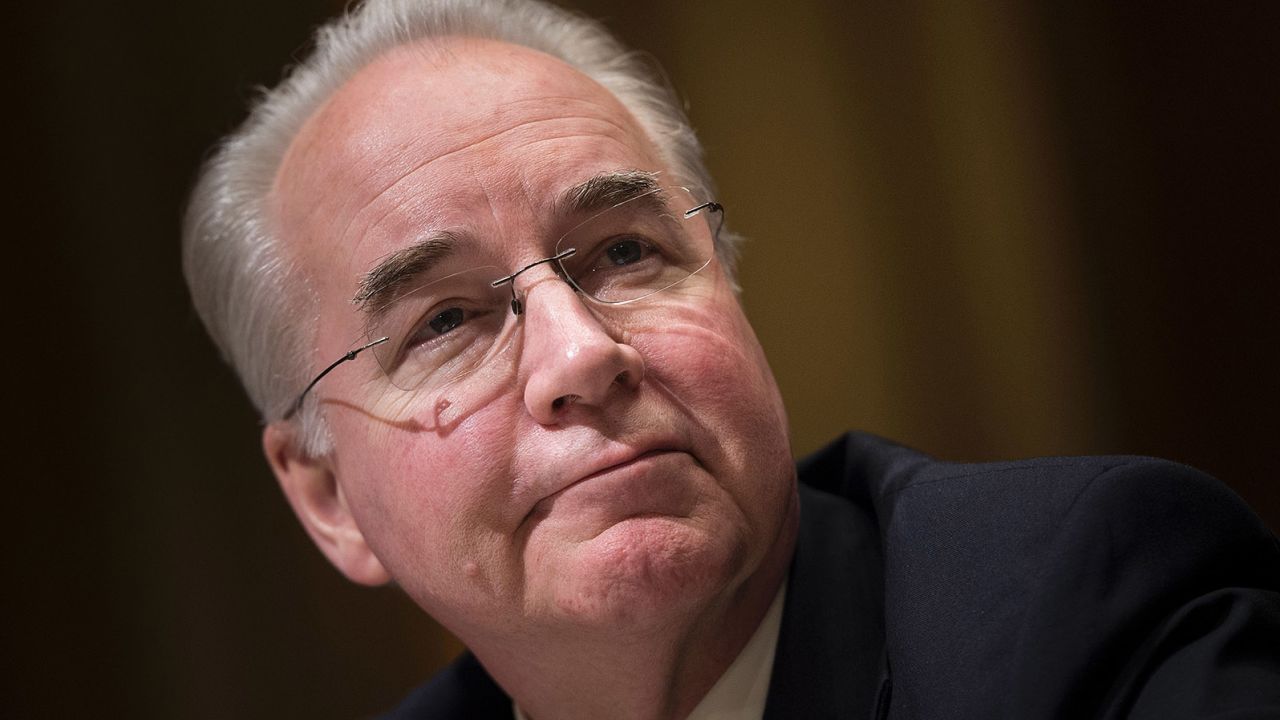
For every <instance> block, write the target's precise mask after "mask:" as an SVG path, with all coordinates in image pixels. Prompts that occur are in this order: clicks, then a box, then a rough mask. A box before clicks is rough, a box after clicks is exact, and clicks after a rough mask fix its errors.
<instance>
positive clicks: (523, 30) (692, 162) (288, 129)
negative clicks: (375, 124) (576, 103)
mask: <svg viewBox="0 0 1280 720" xmlns="http://www.w3.org/2000/svg"><path fill="white" fill-rule="evenodd" d="M446 36H455V37H476V38H487V39H494V40H500V41H504V42H508V43H511V44H514V45H522V46H524V47H528V48H531V49H534V50H539V51H541V52H544V53H547V54H549V55H551V56H553V57H556V58H559V59H561V60H563V61H565V62H566V63H568V64H569V65H571V66H573V67H574V68H576V69H577V70H579V71H580V72H582V73H583V74H585V75H586V76H588V77H590V78H592V79H593V80H595V81H596V82H598V83H600V85H602V86H603V87H605V88H606V89H607V90H609V91H610V92H612V93H613V94H614V95H615V96H616V97H617V98H618V99H619V101H621V102H622V104H623V106H624V107H626V108H627V109H628V110H629V111H630V112H631V114H632V115H633V116H635V118H636V120H637V121H638V122H639V124H640V126H641V128H643V130H644V131H645V133H646V134H647V135H648V137H649V139H650V140H651V141H653V143H654V144H655V146H656V147H657V149H658V152H659V154H660V156H661V157H660V159H661V160H662V161H663V162H664V164H665V165H666V167H667V168H668V169H670V170H671V172H673V173H674V174H675V175H676V176H677V177H678V178H679V179H680V180H681V181H682V182H684V183H687V184H690V185H691V186H693V187H694V188H695V189H697V190H700V191H701V192H703V193H705V194H706V195H707V196H711V194H712V193H713V184H712V181H711V177H710V175H709V173H708V172H707V169H706V167H705V165H704V164H703V161H702V148H701V146H700V145H699V143H698V140H697V138H696V137H695V135H694V132H693V129H692V128H691V127H690V125H689V121H688V119H687V118H686V116H685V114H684V111H683V109H682V108H681V106H680V104H679V103H678V101H677V99H676V97H675V94H674V92H673V91H672V90H671V89H670V88H669V86H668V85H667V84H666V83H665V82H663V81H662V80H661V76H660V75H659V74H658V73H656V72H655V71H654V68H653V66H652V65H651V64H650V63H648V62H646V58H645V56H642V55H639V54H637V53H633V52H630V51H628V50H627V49H626V48H624V47H623V46H622V44H621V43H619V42H618V41H617V40H616V39H615V38H614V37H613V36H612V35H610V34H609V32H608V31H607V30H605V29H604V27H603V26H601V25H600V24H599V23H596V22H594V21H592V20H589V19H587V18H584V17H581V16H578V15H575V14H573V13H571V12H569V11H566V10H563V9H561V8H557V7H554V6H552V5H548V4H546V3H544V2H541V1H540V0H367V1H366V2H364V3H363V4H361V5H360V6H359V7H358V8H356V9H355V10H353V11H352V12H350V13H349V14H347V15H344V16H342V17H339V18H337V19H335V20H333V21H331V22H329V23H328V24H326V25H324V26H322V27H321V28H320V29H319V30H318V31H317V34H316V42H315V50H314V51H313V52H312V53H311V55H310V56H309V57H307V58H306V59H305V60H303V61H302V62H301V63H300V64H299V65H297V66H296V67H294V68H293V69H292V70H291V71H290V72H289V73H288V75H287V76H286V77H285V79H284V80H282V81H281V82H280V83H279V84H278V85H277V86H276V87H275V88H273V89H270V90H267V91H265V92H263V94H262V95H261V96H260V98H259V99H258V100H257V102H256V103H255V104H254V106H253V108H252V109H251V111H250V113H249V117H248V119H247V120H246V121H245V122H244V124H243V125H241V126H240V128H239V129H238V130H236V131H235V132H234V133H232V134H230V135H229V136H227V137H226V138H225V139H224V140H223V141H222V143H221V144H220V145H219V146H218V147H217V148H216V150H215V152H214V153H213V154H212V155H211V156H210V157H209V159H208V160H207V161H206V162H205V164H204V166H203V167H202V168H201V171H200V175H199V179H198V181H197V183H196V186H195V189H194V190H193V191H192V195H191V200H190V205H189V207H188V209H187V213H186V218H185V221H184V224H183V237H182V243H183V272H184V273H185V275H186V279H187V285H188V286H189V287H190V289H191V295H192V299H193V302H194V304H195V307H196V310H197V312H198V313H199V314H200V317H201V319H202V320H203V321H204V324H205V327H206V328H207V329H208V331H209V334H210V335H211V336H212V337H213V339H214V342H216V343H217V345H218V348H219V349H220V350H221V352H222V355H223V357H224V358H225V359H226V360H227V362H229V363H230V364H231V365H232V367H234V368H235V370H236V372H237V373H238V375H239V376H240V381H241V383H243V385H244V387H245V390H246V391H247V392H248V394H249V398H250V400H251V401H252V402H253V404H254V406H255V407H256V408H257V410H258V412H259V413H260V414H261V416H262V418H263V420H264V422H273V421H276V420H279V419H281V418H282V417H284V415H285V414H286V412H287V411H288V409H289V407H290V404H291V403H292V401H293V399H294V398H295V397H296V396H297V394H298V393H299V392H300V391H301V390H302V388H303V386H304V385H305V384H306V383H307V381H309V380H310V379H311V378H310V375H311V373H312V370H311V364H310V362H308V358H310V357H311V355H312V354H313V350H314V342H315V333H316V328H317V323H318V318H317V317H316V310H315V307H316V303H315V299H314V296H313V295H312V294H311V293H310V292H309V291H308V289H307V287H306V279H305V277H303V274H302V273H301V272H300V271H299V270H298V268H297V267H296V265H295V264H294V263H293V262H291V261H290V260H289V259H288V258H287V257H286V254H285V253H284V252H282V250H281V247H280V242H279V238H277V237H275V236H274V235H273V234H272V233H273V226H272V223H271V222H270V217H269V214H268V213H269V211H268V207H267V198H268V196H269V193H270V191H271V188H272V184H273V182H274V180H275V176H276V173H277V172H278V170H279V167H280V164H281V162H282V161H283V158H284V155H285V152H286V150H287V149H288V147H289V144H290V143H291V142H292V140H293V138H294V136H295V135H296V134H297V133H298V131H299V130H300V129H301V128H302V125H303V124H304V123H305V122H306V120H307V119H308V118H309V117H310V116H311V115H312V114H313V113H314V112H315V111H316V110H317V109H318V108H319V107H320V106H321V105H322V104H323V103H324V102H325V100H327V99H328V98H329V97H330V96H331V95H332V94H333V93H334V92H335V91H337V90H338V89H339V88H340V87H341V86H342V85H343V84H345V83H346V82H347V81H348V80H349V79H351V77H352V76H354V75H355V74H356V73H357V72H358V71H359V70H360V69H362V68H363V67H365V66H366V65H368V64H369V63H370V62H372V61H373V60H375V59H377V58H378V57H379V56H381V55H382V54H384V53H386V52H387V51H389V50H391V49H393V48H396V47H398V46H401V45H405V44H409V43H413V42H416V41H419V40H422V39H426V38H432V37H446ZM736 245H737V239H736V237H734V236H733V235H731V234H729V233H728V232H727V231H726V230H722V232H721V236H720V244H719V247H718V250H717V252H718V254H719V255H720V257H721V260H722V262H723V263H724V265H725V267H726V268H727V269H728V272H729V274H730V277H732V276H733V273H734V266H735V262H734V261H735V259H736ZM317 406H318V403H304V407H303V408H302V409H301V411H300V412H299V415H298V418H299V422H300V423H301V439H302V447H303V449H304V451H305V452H307V453H309V454H311V455H313V456H315V455H322V454H324V453H327V452H328V451H329V449H330V440H329V434H328V431H327V429H326V428H325V426H324V424H323V421H322V418H321V417H320V414H319V410H318V409H317Z"/></svg>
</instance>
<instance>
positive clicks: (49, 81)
mask: <svg viewBox="0 0 1280 720" xmlns="http://www.w3.org/2000/svg"><path fill="white" fill-rule="evenodd" d="M574 5H575V6H576V7H578V8H580V9H582V10H584V11H586V12H587V13H589V14H591V15H593V16H596V17H602V18H604V19H606V20H607V21H608V22H609V24H610V25H611V27H613V28H614V29H615V30H616V31H618V32H619V33H620V34H621V35H622V36H623V37H624V38H625V39H626V40H627V41H628V42H629V43H631V44H633V45H636V46H639V47H641V48H644V49H646V50H648V51H650V52H652V53H653V54H654V55H656V56H657V58H658V59H659V60H660V61H661V62H662V63H663V64H664V65H665V66H666V68H667V69H668V71H669V73H670V75H671V77H672V79H673V81H674V83H675V84H676V86H677V87H678V88H680V90H681V92H682V94H683V96H684V97H686V98H688V102H689V104H690V107H691V112H692V116H693V119H694V122H695V124H696V125H697V127H698V128H699V130H700V131H701V133H702V136H703V138H704V140H705V143H706V146H707V151H708V153H709V157H710V163H711V166H712V168H713V170H714V171H715V173H716V175H717V176H718V178H719V180H720V182H721V185H722V188H721V189H722V193H721V199H722V200H723V201H724V202H725V204H726V206H727V207H728V211H729V218H730V222H731V223H732V224H734V225H735V226H736V227H737V228H738V229H739V230H741V231H744V232H745V233H746V234H748V235H749V236H750V237H751V238H752V242H751V243H750V245H749V246H748V247H747V251H746V258H745V260H744V262H743V266H742V281H743V285H744V286H745V295H744V299H745V303H746V305H747V307H748V311H749V313H750V314H751V316H752V318H753V320H754V322H755V323H756V327H757V329H758V331H759V334H760V336H761V339H762V341H763V342H764V344H765V346H766V349H767V351H768V353H769V356H770V358H771V360H772V362H773V364H774V367H775V370H776V372H777V375H778V378H779V381H780V383H781V385H782V388H783V391H784V393H785V394H786V396H787V400H788V403H789V408H790V411H791V416H792V424H793V431H794V438H795V446H796V449H797V451H798V452H806V451H809V450H812V449H814V448H816V447H818V446H819V445H820V444H821V443H822V442H824V441H825V440H826V439H828V438H830V437H832V436H834V435H835V434H837V433H838V432H840V431H842V430H844V429H846V428H850V427H857V428H864V429H870V430H874V431H876V432H879V433H882V434H886V435H889V436H892V437H895V438H898V439H901V440H903V441H906V442H908V443H910V444H913V445H915V446H918V447H920V448H922V449H925V450H928V451H930V452H933V453H936V454H938V455H941V456H944V457H948V458H954V459H973V460H978V459H986V458H995V457H1007V456H1024V455H1037V454H1052V453H1117V452H1126V453H1143V454H1154V455H1162V456H1167V457H1172V458H1175V459H1178V460H1181V461H1185V462H1188V463H1191V464H1194V465H1197V466H1199V467H1202V468H1204V469H1206V470H1208V471H1210V472H1212V473H1214V474H1215V475H1217V476H1219V477H1221V478H1222V479H1223V480H1225V481H1226V482H1228V483H1229V484H1231V485H1232V486H1233V487H1235V488H1236V489H1237V491H1238V492H1240V493H1241V494H1242V495H1244V496H1245V497H1246V498H1247V499H1248V500H1249V501H1250V502H1251V503H1252V504H1253V505H1254V506H1255V507H1256V508H1257V509H1258V510H1259V512H1260V513H1262V514H1263V515H1264V517H1266V518H1267V520H1268V522H1269V523H1270V524H1271V526H1272V527H1273V528H1276V527H1280V491H1277V489H1276V487H1275V484H1274V482H1275V481H1274V469H1275V466H1276V460H1277V454H1278V453H1277V442H1276V440H1275V438H1276V436H1277V434H1278V432H1280V423H1277V420H1276V408H1277V406H1278V405H1280V384H1278V382H1277V376H1276V368H1277V365H1278V361H1280V352H1278V351H1277V348H1278V347H1280V337H1278V336H1280V332H1278V331H1277V323H1276V314H1277V312H1276V311H1277V309H1278V308H1280V290H1278V289H1277V286H1276V278H1277V265H1278V264H1277V260H1278V259H1280V258H1278V257H1277V256H1278V253H1277V250H1276V242H1275V241H1276V239H1277V236H1278V234H1280V233H1278V231H1280V217H1278V215H1280V202H1278V201H1280V193H1278V190H1280V187H1278V185H1280V182H1278V180H1277V178H1278V177H1280V175H1278V173H1277V160H1278V159H1280V158H1278V153H1277V143H1276V140H1275V134H1276V131H1277V128H1280V123H1278V122H1277V120H1280V118H1278V117H1277V115H1280V93H1278V92H1277V87H1276V84H1277V77H1278V76H1280V72H1277V70H1278V69H1280V62H1277V61H1278V60H1280V57H1278V55H1280V53H1278V52H1277V49H1278V46H1277V42H1278V41H1277V40H1276V39H1275V37H1276V36H1275V29H1276V27H1280V24H1278V23H1277V12H1276V11H1275V10H1273V9H1270V8H1273V7H1276V6H1275V5H1273V4H1269V3H1256V4H1250V3H1217V4H1209V3H1203V4H1201V3H1191V2H1179V1H1174V2H1161V3H1154V2H1153V3H1113V2H1109V1H1106V0H1079V1H1077V2H1072V3H1059V2H1050V1H1049V0H996V1H992V0H924V1H922V2H909V3H892V4H889V3H875V2H866V3H857V4H853V3H846V2H835V1H833V0H797V1H796V2H792V3H788V4H786V8H787V9H786V10H785V11H782V10H779V7H781V6H782V5H783V4H781V3H766V2H754V1H749V2H729V1H728V0H716V1H712V2H690V3H681V2H677V1H675V0H669V1H666V2H659V3H655V4H652V5H648V6H641V5H640V4H638V3H630V2H616V1H613V0H590V1H589V0H582V1H581V2H577V3H574ZM337 7H338V3H335V2H332V1H330V0H308V1H305V2H304V1H303V0H297V1H295V2H291V3H279V2H259V1H253V2H251V1H249V0H222V1H221V2H216V3H185V2H182V3H178V2H171V1H167V0H166V1H163V2H162V1H161V0H123V1H122V2H118V3H90V2H84V1H81V2H74V1H72V2H60V3H47V4H35V3H16V4H14V6H13V9H12V10H11V13H10V22H9V24H8V27H7V29H6V30H5V35H6V36H7V40H8V42H6V43H5V49H6V54H7V55H10V56H11V57H7V58H6V59H7V61H8V62H7V63H6V66H7V67H8V68H9V69H10V72H9V73H8V76H9V78H10V80H11V89H10V91H9V92H8V93H7V102H6V107H7V110H6V112H5V113H4V115H5V118H6V119H5V122H6V126H7V128H8V130H9V132H8V140H9V142H8V143H6V144H7V145H8V146H9V147H8V151H7V152H8V153H12V155H11V158H12V159H11V161H10V162H9V163H8V165H9V168H10V173H9V174H8V175H9V184H10V185H11V187H9V189H8V190H7V191H6V193H5V199H6V205H8V206H9V208H8V213H7V214H8V215H9V217H11V218H16V227H15V228H14V229H13V230H12V231H11V232H10V233H8V234H7V239H8V244H9V246H10V247H11V248H15V249H16V250H17V254H16V257H14V256H12V255H11V256H10V257H11V259H10V260H9V261H8V263H6V273H5V274H6V282H5V283H4V284H5V287H6V293H7V294H8V295H9V297H8V302H7V303H6V304H7V307H8V310H9V313H8V315H9V317H10V318H11V319H12V320H13V325H12V326H11V329H10V332H9V338H8V340H9V342H8V348H7V350H8V352H7V353H6V358H5V364H6V373H5V377H6V378H7V384H8V385H9V388H10V390H9V392H8V393H7V401H6V408H7V409H8V413H7V414H8V416H9V420H10V423H9V426H10V429H9V430H8V431H7V432H6V433H5V434H4V437H5V447H6V453H5V455H6V460H7V462H6V463H5V467H6V469H5V471H4V476H5V487H6V488H8V490H9V492H8V493H6V502H5V503H4V506H5V508H6V515H7V516H8V517H9V518H10V519H11V523H10V524H9V533H8V537H7V539H8V543H7V545H8V546H7V547H6V549H5V552H4V557H5V567H4V578H5V588H4V594H3V597H4V604H3V606H0V610H3V612H4V644H3V648H2V650H3V651H2V652H0V663H3V668H2V670H3V673H0V677H3V678H4V680H5V682H6V684H8V685H10V687H8V688H6V689H4V691H3V693H2V695H0V697H3V698H4V699H3V700H0V703H2V705H0V715H4V716H5V717H26V716H32V717H37V716H50V717H66V716H71V715H88V714H91V713H92V714H96V715H99V716H105V717H112V716H128V717H166V718H167V717H190V718H225V717H268V716H283V717H354V716H360V715H365V714H369V713H372V712H374V711H377V710H379V709H383V708H386V707H387V706H389V705H390V704H392V703H393V702H394V701H395V699H396V698H398V697H399V696H400V695H401V694H402V693H403V692H404V691H405V689H406V688H408V687H409V686H411V685H413V684H415V683H416V682H418V681H419V680H420V679H421V678H423V677H424V676H426V675H427V674H428V673H429V672H430V671H431V670H432V669H434V668H435V667H438V666H439V665H440V664H441V663H442V662H444V661H445V660H446V659H447V657H448V656H449V655H450V654H451V653H452V652H453V651H454V650H455V649H456V646H455V645H453V644H452V642H451V641H448V640H447V639H441V638H442V636H441V633H440V632H439V630H438V629H437V628H436V627H435V626H434V625H433V624H432V623H431V621H430V620H428V619H426V618H424V617H422V616H421V614H420V613H418V612H417V611H416V610H415V609H414V608H413V607H412V606H411V605H410V604H409V603H408V602H406V601H405V600H403V599H402V598H401V597H400V596H398V595H397V593H396V592H395V591H393V590H377V591H370V590H364V589H359V588H355V587H352V586H349V585H348V584H346V583H345V581H343V580H342V579H341V578H340V577H339V576H338V575H337V573H336V572H334V571H332V570H331V569H330V568H329V567H328V566H327V565H326V564H325V563H324V561H323V560H322V559H321V558H320V556H319V554H318V553H317V552H315V551H314V550H313V549H311V547H310V546H309V544H308V541H307V540H306V538H305V537H304V535H303V533H302V532H301V530H300V529H299V528H298V527H297V524H296V523H295V522H294V521H293V519H292V517H291V516H290V514H289V511H288V510H287V508H286V507H285V504H284V502H283V501H282V500H281V498H280V496H279V492H278V490H277V489H276V487H275V485H274V483H273V481H272V480H271V478H270V476H269V473H268V471H267V469H266V466H265V464H264V463H263V462H262V461H261V459H260V457H259V451H258V438H257V434H258V430H257V426H256V421H255V418H254V416H253V413H252V412H251V410H250V409H249V407H248V403H247V402H246V401H245V400H244V398H243V395H242V393H241V392H240V390H239V389H238V387H237V385H236V383H235V382H234V379H233V378H232V376H231V374H230V372H229V371H228V370H226V369H225V368H224V367H223V366H221V365H220V364H219V363H218V361H217V360H216V358H215V357H214V355H213V351H212V348H211V346H210V343H209V342H208V341H207V340H206V339H205V337H204V335H203V331H202V329H201V328H200V327H199V324H198V322H197V321H196V319H195V318H194V316H193V313H192V312H191V310H190V309H189V304H188V301H187V298H186V293H185V290H184V288H183V286H182V282H181V278H180V275H179V271H178V245H177V242H178V241H177V226H178V217H179V213H180V207H181V205H182V203H183V198H184V195H185V193H186V191H187V189H188V187H189V184H190V182H191V179H192V175H193V172H194V168H195V167H196V165H197V163H198V160H199V158H200V157H201V155H202V153H203V152H204V151H205V149H206V148H207V147H208V146H209V145H210V144H211V143H212V142H213V141H214V140H215V138H217V137H218V136H219V135H220V134H221V133H223V132H225V131H226V130H228V129H230V128H231V127H233V126H234V124H235V123H236V122H237V121H238V120H239V119H240V118H241V117H242V114H243V110H242V108H243V107H244V104H245V102H246V100H247V99H248V98H249V97H250V96H251V95H252V92H251V90H250V88H251V87H252V86H253V85H254V84H261V83H271V82H273V81H274V80H275V79H276V78H277V77H278V76H279V70H280V68H281V67H282V66H283V65H285V64H287V63H288V62H290V60H291V58H293V57H296V56H297V54H298V53H299V52H301V48H302V47H303V46H304V44H305V40H306V37H307V34H308V30H309V28H310V27H311V26H313V25H314V24H315V23H317V22H319V21H320V20H321V19H322V18H324V17H325V16H327V15H328V14H330V13H331V12H333V11H335V10H336V9H337ZM890 8H891V9H890Z"/></svg>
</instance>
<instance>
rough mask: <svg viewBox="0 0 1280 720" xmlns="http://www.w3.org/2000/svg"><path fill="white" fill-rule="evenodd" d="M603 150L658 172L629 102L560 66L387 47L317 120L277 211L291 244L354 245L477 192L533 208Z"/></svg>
mask: <svg viewBox="0 0 1280 720" xmlns="http://www.w3.org/2000/svg"><path fill="white" fill-rule="evenodd" d="M593 154H594V155H596V156H599V158H600V160H602V161H605V160H607V159H609V158H612V159H613V160H614V161H616V163H623V165H636V164H640V161H644V163H648V164H655V163H654V155H655V152H654V151H653V150H652V143H650V142H649V141H648V138H645V136H644V132H643V131H641V129H640V127H639V124H637V123H636V122H635V119H634V118H632V117H631V115H630V113H628V111H627V110H626V109H625V108H623V106H622V105H621V102H620V101H618V100H617V99H616V97H614V96H613V95H612V94H609V92H608V91H607V90H604V88H603V87H602V86H599V85H598V83H595V82H594V81H593V79H590V78H588V77H586V76H584V74H582V73H580V72H577V70H575V69H573V68H571V67H570V65H567V64H564V63H563V61H561V60H558V59H556V58H552V56H549V55H545V54H543V53H538V51H534V50H530V49H526V47H520V46H513V45H508V44H503V42H497V41H488V40H474V38H452V40H436V41H433V42H429V44H420V45H411V46H403V47H398V49H396V50H392V51H389V53H387V54H385V55H384V56H381V58H379V59H378V60H375V61H374V63H371V64H370V65H367V67H366V68H364V69H361V70H360V72H358V73H356V76H355V77H353V78H352V79H351V81H348V82H347V83H346V85H344V86H342V87H340V88H339V90H338V91H337V92H335V94H334V95H333V97H330V99H329V100H328V101H326V102H325V104H324V105H323V106H321V108H320V109H319V110H317V111H316V113H315V114H314V117H311V118H310V119H308V120H307V122H306V123H305V126H303V127H302V129H301V132H300V133H298V136H297V137H296V138H294V141H293V142H292V143H291V146H289V150H288V152H287V154H285V158H284V160H283V163H282V165H280V169H279V172H278V174H276V179H275V186H274V190H273V206H274V208H273V209H274V210H275V217H276V218H278V219H279V222H280V224H282V225H283V227H282V229H283V231H285V232H284V234H285V236H294V234H297V236H301V237H307V238H308V240H319V238H320V237H323V236H333V234H335V233H337V234H339V236H340V237H339V240H342V241H344V242H349V241H351V234H353V231H358V234H367V229H370V228H371V229H378V227H379V224H383V223H389V224H394V223H396V222H397V220H408V222H422V220H425V219H428V217H429V215H447V214H449V213H451V210H452V209H461V208H465V206H467V205H470V204H474V201H475V196H476V195H477V193H480V195H485V193H489V195H492V193H494V192H502V191H508V192H511V193H512V195H516V191H522V192H525V193H527V195H529V196H530V197H529V200H530V202H534V201H536V200H538V197H535V195H536V193H538V192H540V191H544V190H545V191H547V192H556V191H558V190H562V188H554V187H552V186H553V184H556V183H557V182H570V181H568V178H566V177H564V176H566V174H567V173H571V172H573V170H575V169H576V168H575V165H581V164H584V163H589V160H590V156H591V155H593ZM584 155H586V156H584ZM653 169H657V168H653ZM584 172H588V173H590V172H591V169H584ZM498 200H506V199H504V197H494V201H498ZM335 223H340V224H335ZM291 231H293V232H291ZM296 231H303V232H296Z"/></svg>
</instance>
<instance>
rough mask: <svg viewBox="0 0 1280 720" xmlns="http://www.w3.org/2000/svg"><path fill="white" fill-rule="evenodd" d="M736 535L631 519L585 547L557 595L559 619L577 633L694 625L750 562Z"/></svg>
mask: <svg viewBox="0 0 1280 720" xmlns="http://www.w3.org/2000/svg"><path fill="white" fill-rule="evenodd" d="M732 535H733V533H730V532H723V528H722V532H720V533H716V534H712V533H709V532H707V528H704V527H700V526H699V525H697V524H696V523H694V522H691V521H690V520H689V519H687V518H673V517H666V516H656V515H650V516H638V517H634V518H628V519H626V520H623V521H621V522H618V523H615V524H614V525H613V526H611V527H610V528H608V529H607V530H605V531H604V532H602V533H600V534H599V535H597V536H596V537H595V538H593V539H592V540H590V541H588V542H585V543H582V544H581V545H580V546H579V547H578V548H577V549H576V550H575V555H574V557H573V564H572V567H571V568H570V570H569V572H568V573H566V574H564V575H562V576H560V577H559V578H558V579H557V582H556V585H555V587H554V597H555V603H554V612H555V613H556V614H557V615H558V616H559V617H560V618H561V619H562V620H564V621H566V622H568V623H570V624H573V625H575V626H578V627H583V626H586V627H590V626H598V627H599V628H600V629H601V630H604V631H607V632H612V633H617V632H619V631H626V630H632V631H636V632H646V631H653V630H660V629H661V627H662V626H663V625H667V624H671V623H679V622H681V621H685V620H688V619H690V618H694V617H696V616H697V615H699V614H700V613H701V611H702V610H703V609H705V608H706V607H707V606H708V605H709V604H710V603H713V602H714V601H715V600H716V598H718V597H720V596H721V595H725V594H727V593H730V592H732V590H733V589H734V588H732V587H730V585H731V583H732V581H733V579H734V578H735V577H739V576H740V571H741V569H742V568H741V565H742V564H743V562H745V559H746V555H747V552H746V546H745V543H743V542H740V541H736V540H732V539H731V536H732Z"/></svg>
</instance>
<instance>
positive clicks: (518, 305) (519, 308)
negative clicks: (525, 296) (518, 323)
mask: <svg viewBox="0 0 1280 720" xmlns="http://www.w3.org/2000/svg"><path fill="white" fill-rule="evenodd" d="M511 314H512V315H523V314H524V303H522V302H520V300H519V299H517V298H514V297H513V298H511Z"/></svg>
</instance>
